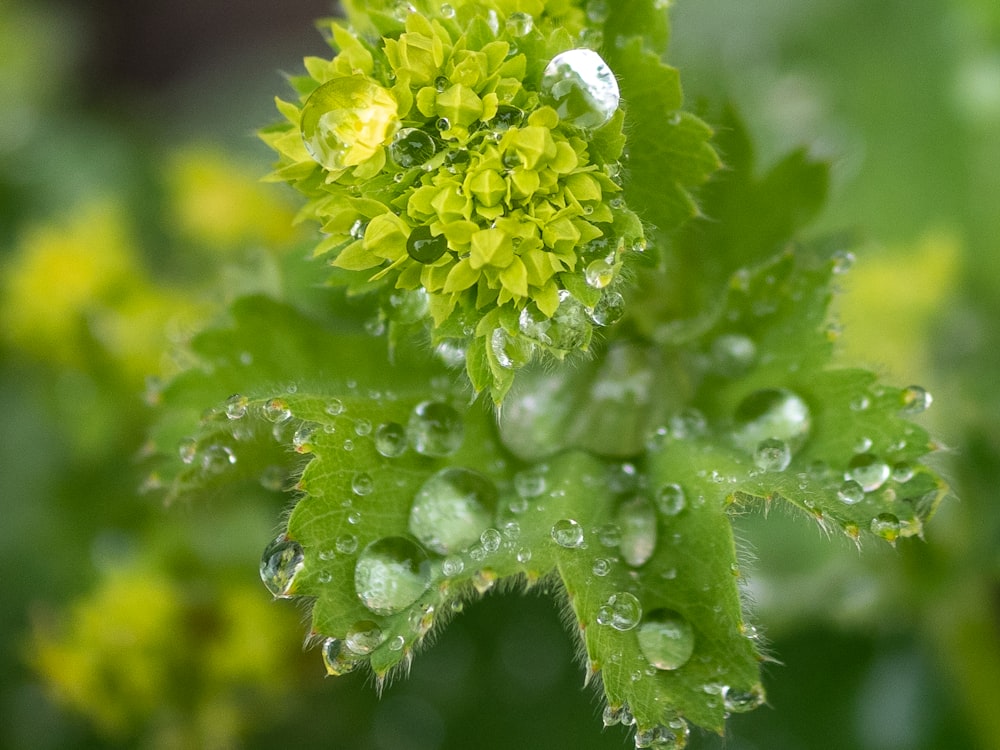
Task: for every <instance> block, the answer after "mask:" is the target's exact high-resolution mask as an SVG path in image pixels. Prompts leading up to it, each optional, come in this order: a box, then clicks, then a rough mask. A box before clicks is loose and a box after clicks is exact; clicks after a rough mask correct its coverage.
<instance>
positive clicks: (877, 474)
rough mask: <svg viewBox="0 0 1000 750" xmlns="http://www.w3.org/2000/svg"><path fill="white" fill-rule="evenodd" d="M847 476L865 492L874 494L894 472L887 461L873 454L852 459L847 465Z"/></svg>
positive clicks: (864, 454) (863, 454)
mask: <svg viewBox="0 0 1000 750" xmlns="http://www.w3.org/2000/svg"><path fill="white" fill-rule="evenodd" d="M847 474H848V476H849V477H850V478H851V479H853V480H854V481H855V482H857V483H858V484H860V485H861V489H863V490H864V491H865V492H874V491H875V490H877V489H878V488H879V487H881V486H882V485H883V484H885V483H886V480H888V479H889V475H890V474H892V470H891V469H890V468H889V465H888V464H887V463H886V462H885V461H883V460H882V459H880V458H878V457H877V456H874V455H872V454H871V453H861V454H859V455H857V456H855V457H854V458H852V459H851V462H850V463H849V464H848V465H847Z"/></svg>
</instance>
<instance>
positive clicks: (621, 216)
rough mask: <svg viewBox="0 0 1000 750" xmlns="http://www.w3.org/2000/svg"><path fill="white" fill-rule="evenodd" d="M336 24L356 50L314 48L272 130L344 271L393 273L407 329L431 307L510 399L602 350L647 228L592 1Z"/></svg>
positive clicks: (517, 3) (528, 1)
mask: <svg viewBox="0 0 1000 750" xmlns="http://www.w3.org/2000/svg"><path fill="white" fill-rule="evenodd" d="M367 5H369V6H371V5H372V4H371V3H369V4H367ZM567 29H569V31H567ZM329 30H330V33H331V44H332V46H333V47H334V49H335V50H337V54H336V55H335V56H334V57H333V59H332V60H323V59H318V58H309V59H307V60H306V61H305V62H306V69H307V71H308V74H309V75H308V77H303V78H301V79H297V80H296V81H294V82H293V83H295V85H296V86H297V88H298V90H299V92H300V101H299V102H298V103H287V102H282V101H279V102H278V107H279V109H280V111H281V112H282V114H284V116H285V118H286V120H287V122H285V123H283V124H281V125H279V126H276V127H274V128H271V129H269V130H268V131H266V132H265V133H264V138H265V140H266V141H267V142H268V143H269V144H270V145H271V146H272V147H273V148H274V149H275V150H276V151H278V153H279V154H280V157H281V160H280V162H279V165H278V169H277V170H276V172H275V176H276V178H278V179H282V180H287V181H289V182H291V183H292V184H293V185H294V186H295V187H296V188H297V189H299V190H300V191H301V192H303V193H304V194H305V195H306V196H307V197H308V198H309V202H308V204H307V206H306V207H305V209H304V215H305V216H306V217H307V218H311V219H313V220H315V221H317V222H319V223H320V225H321V226H322V230H323V232H324V234H325V237H324V239H323V240H322V241H321V242H320V244H319V246H318V248H317V254H319V255H324V256H326V257H328V259H329V261H330V263H331V265H332V266H333V267H334V268H335V269H337V271H335V277H336V278H337V279H339V280H342V281H345V282H346V283H347V284H349V285H350V286H352V287H353V288H354V289H356V290H369V289H372V290H374V289H376V288H377V289H383V290H384V292H383V294H384V299H385V304H383V315H384V317H385V318H386V319H387V320H388V321H389V323H390V325H394V324H396V323H412V322H414V320H415V319H423V318H429V319H430V320H431V321H432V336H433V339H434V341H435V343H436V344H439V345H442V346H443V349H444V350H446V351H447V352H448V353H449V356H450V357H451V358H454V359H455V360H458V361H461V360H464V364H465V367H466V370H467V371H468V373H469V376H470V378H471V381H472V383H473V386H474V387H475V388H476V389H477V390H480V389H484V388H489V389H490V391H491V393H492V394H493V397H494V399H496V400H497V401H499V400H500V398H502V396H503V394H504V393H505V392H506V390H507V389H508V388H509V387H510V384H511V382H512V379H513V372H514V370H516V369H517V368H518V367H521V366H523V365H524V364H526V363H527V362H528V361H529V360H530V359H531V358H532V357H533V356H535V355H536V353H548V354H550V355H554V356H556V357H558V358H562V357H564V356H565V355H566V354H568V353H570V352H572V351H575V350H586V349H587V347H588V345H589V343H590V340H591V337H592V333H593V328H594V327H595V326H598V327H599V326H605V325H609V324H611V323H613V322H614V321H615V320H616V319H617V318H618V317H620V315H621V311H622V298H621V294H620V293H619V292H618V291H617V287H618V285H619V277H620V273H619V271H620V269H621V267H622V264H623V262H624V261H625V260H626V257H627V256H628V255H629V254H630V253H631V252H633V251H636V250H640V249H641V248H642V247H643V246H644V241H643V231H642V226H641V223H640V222H639V220H638V218H637V217H636V215H635V214H634V213H632V212H631V211H629V210H628V209H627V208H626V207H625V203H624V200H623V198H622V195H621V193H622V187H621V184H620V178H619V175H620V173H621V168H620V165H619V163H618V162H619V159H620V158H621V155H622V151H623V147H624V142H625V139H624V136H623V135H622V123H623V119H624V117H623V114H622V112H621V110H620V109H619V93H618V84H617V81H616V79H615V77H614V75H613V73H612V72H611V71H610V69H609V68H608V66H607V65H606V64H605V63H604V61H603V60H602V59H601V57H600V56H599V55H598V53H597V52H595V51H593V50H591V49H589V48H587V47H586V46H581V45H582V42H581V39H587V38H588V36H587V28H586V27H585V16H584V14H583V13H582V11H581V10H580V9H579V8H577V7H576V6H575V5H573V4H572V3H570V2H568V1H566V0H493V1H492V2H490V1H487V0H481V1H475V0H468V1H466V2H461V1H457V2H454V3H452V4H450V5H449V4H443V5H434V6H433V7H431V5H427V6H426V7H421V8H417V7H414V5H412V4H410V3H386V4H384V7H382V8H381V9H379V10H373V9H370V8H369V10H367V11H365V12H359V11H356V10H352V9H351V8H350V7H349V8H348V24H346V25H342V24H340V23H337V22H330V23H329ZM574 33H575V34H576V35H575V36H574ZM401 300H403V301H402V302H401Z"/></svg>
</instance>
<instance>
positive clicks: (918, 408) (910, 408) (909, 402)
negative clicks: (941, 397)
mask: <svg viewBox="0 0 1000 750" xmlns="http://www.w3.org/2000/svg"><path fill="white" fill-rule="evenodd" d="M933 400H934V399H933V398H932V397H931V394H930V393H929V392H928V391H927V390H926V389H925V388H923V387H922V386H919V385H911V386H909V387H908V388H904V389H903V393H902V396H901V401H902V404H903V406H902V411H903V413H904V414H920V413H921V412H923V411H926V410H927V408H928V407H929V406H930V405H931V402H932V401H933Z"/></svg>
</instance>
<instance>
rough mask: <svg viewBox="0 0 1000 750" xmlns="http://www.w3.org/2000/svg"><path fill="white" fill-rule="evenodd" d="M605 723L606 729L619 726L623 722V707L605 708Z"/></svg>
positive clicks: (609, 706)
mask: <svg viewBox="0 0 1000 750" xmlns="http://www.w3.org/2000/svg"><path fill="white" fill-rule="evenodd" d="M602 718H603V721H604V726H605V727H613V726H617V725H618V724H620V723H621V720H622V707H621V706H611V705H608V706H605V707H604V715H603V717H602Z"/></svg>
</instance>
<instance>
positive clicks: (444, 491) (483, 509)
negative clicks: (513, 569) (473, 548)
mask: <svg viewBox="0 0 1000 750" xmlns="http://www.w3.org/2000/svg"><path fill="white" fill-rule="evenodd" d="M496 503H497V489H496V486H495V485H494V484H493V482H491V481H490V480H489V479H488V478H487V477H485V476H483V475H482V474H479V473H477V472H474V471H470V470H469V469H463V468H459V467H452V468H447V469H442V470H441V471H439V472H437V473H436V474H433V475H431V476H430V477H429V478H428V479H427V481H426V482H424V484H423V486H421V488H420V489H419V490H418V491H417V494H416V496H415V497H414V500H413V506H412V507H411V508H410V519H409V531H410V533H411V534H413V536H415V537H416V538H417V539H419V540H420V542H421V543H422V544H423V545H425V546H426V547H427V548H428V549H431V550H433V551H434V552H437V553H439V554H442V555H448V554H451V553H453V552H457V551H458V550H460V549H463V548H465V547H468V546H469V545H470V544H473V543H474V542H476V541H477V540H479V539H480V536H481V534H483V533H484V532H483V529H486V528H487V527H488V526H489V525H490V523H491V521H492V519H493V512H494V510H495V508H496ZM493 531H496V530H495V529H493ZM498 536H499V532H498ZM498 544H499V542H498Z"/></svg>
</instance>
